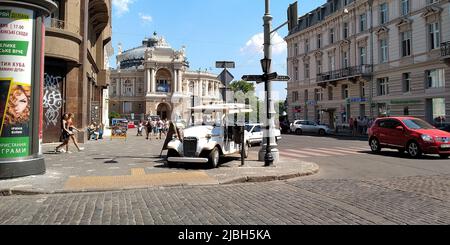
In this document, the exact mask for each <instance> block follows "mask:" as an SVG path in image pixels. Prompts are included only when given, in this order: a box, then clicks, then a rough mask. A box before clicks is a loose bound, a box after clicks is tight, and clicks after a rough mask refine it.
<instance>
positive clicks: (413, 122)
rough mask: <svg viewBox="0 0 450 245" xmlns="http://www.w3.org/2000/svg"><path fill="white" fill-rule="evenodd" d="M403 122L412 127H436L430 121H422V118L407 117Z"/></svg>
mask: <svg viewBox="0 0 450 245" xmlns="http://www.w3.org/2000/svg"><path fill="white" fill-rule="evenodd" d="M403 123H404V124H405V125H406V127H408V128H410V129H433V128H434V127H433V126H431V125H430V124H429V123H427V122H425V121H422V120H420V119H405V120H403Z"/></svg>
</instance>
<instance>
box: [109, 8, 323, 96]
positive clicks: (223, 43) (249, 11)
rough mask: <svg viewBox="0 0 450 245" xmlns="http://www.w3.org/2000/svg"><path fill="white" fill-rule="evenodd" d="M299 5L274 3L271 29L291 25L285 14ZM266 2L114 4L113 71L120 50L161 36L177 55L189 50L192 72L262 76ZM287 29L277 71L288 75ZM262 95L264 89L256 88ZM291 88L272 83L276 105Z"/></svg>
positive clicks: (280, 35)
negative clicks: (225, 68) (227, 65)
mask: <svg viewBox="0 0 450 245" xmlns="http://www.w3.org/2000/svg"><path fill="white" fill-rule="evenodd" d="M325 1H326V0H303V1H299V5H298V11H299V16H301V15H303V14H305V13H307V12H309V11H311V10H313V9H315V8H317V7H319V6H320V5H322V4H324V3H325ZM293 2H295V0H271V3H270V14H271V15H272V17H273V21H272V29H275V28H276V27H278V26H280V25H281V24H283V23H284V22H285V21H286V20H287V16H286V11H287V8H288V6H289V4H291V3H293ZM264 8H265V0H226V1H224V0H113V19H112V27H113V37H112V42H113V47H114V51H115V54H114V57H112V59H111V63H110V66H111V67H113V68H115V67H116V64H115V63H116V62H115V56H116V54H117V51H118V44H119V43H121V44H122V47H123V50H128V49H131V48H135V47H138V46H140V45H141V43H142V40H143V39H144V38H145V37H151V36H152V35H153V33H154V32H156V33H157V34H158V36H162V37H164V38H165V39H166V41H167V42H168V43H169V44H170V46H171V47H172V48H174V49H176V50H179V49H181V48H182V46H185V47H186V56H187V59H188V61H189V63H190V67H189V69H190V70H199V69H201V70H202V71H205V70H206V71H208V72H212V73H216V74H220V73H221V72H222V70H221V69H217V68H215V62H216V61H222V60H226V61H234V62H235V63H236V68H235V69H230V70H229V71H230V72H231V74H232V75H233V76H234V78H235V80H240V79H241V77H242V76H243V75H260V74H262V70H261V65H260V60H261V59H262V58H263V19H262V17H263V15H264V11H265V9H264ZM287 32H288V31H287V25H286V26H284V27H283V28H281V29H280V30H279V31H278V32H277V33H276V34H275V35H273V38H272V44H273V46H272V55H273V57H272V71H273V72H277V73H278V74H279V75H287V67H286V58H287V48H286V42H285V41H284V38H285V37H286V35H287ZM256 88H257V89H256V90H257V93H258V94H259V93H260V92H261V91H264V85H263V84H259V85H257V86H256ZM286 88H287V84H286V82H273V90H274V91H277V92H278V93H277V92H275V94H277V97H278V98H276V100H284V99H285V98H286Z"/></svg>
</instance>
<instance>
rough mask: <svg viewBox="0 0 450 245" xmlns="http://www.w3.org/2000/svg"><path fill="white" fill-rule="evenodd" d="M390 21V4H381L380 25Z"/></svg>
mask: <svg viewBox="0 0 450 245" xmlns="http://www.w3.org/2000/svg"><path fill="white" fill-rule="evenodd" d="M386 22H388V5H387V3H382V4H380V25H383V24H385V23H386Z"/></svg>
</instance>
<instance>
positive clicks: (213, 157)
mask: <svg viewBox="0 0 450 245" xmlns="http://www.w3.org/2000/svg"><path fill="white" fill-rule="evenodd" d="M219 157H220V155H219V150H218V149H217V147H215V148H214V149H213V150H212V151H211V152H210V153H209V156H208V164H209V167H210V168H217V166H219Z"/></svg>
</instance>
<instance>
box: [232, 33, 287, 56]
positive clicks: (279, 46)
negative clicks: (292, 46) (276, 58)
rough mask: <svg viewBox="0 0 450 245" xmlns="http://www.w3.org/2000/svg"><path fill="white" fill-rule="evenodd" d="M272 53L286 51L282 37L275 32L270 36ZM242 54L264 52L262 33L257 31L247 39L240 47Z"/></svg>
mask: <svg viewBox="0 0 450 245" xmlns="http://www.w3.org/2000/svg"><path fill="white" fill-rule="evenodd" d="M271 43H272V54H273V55H278V54H285V53H286V51H287V45H286V42H285V41H284V39H283V38H282V37H281V36H280V35H278V33H276V32H275V34H274V35H272V38H271ZM240 51H241V53H243V54H255V53H259V54H261V55H263V54H264V33H258V34H256V35H254V36H253V37H251V38H250V40H248V41H247V43H246V44H245V46H244V47H242V48H241V49H240Z"/></svg>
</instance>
